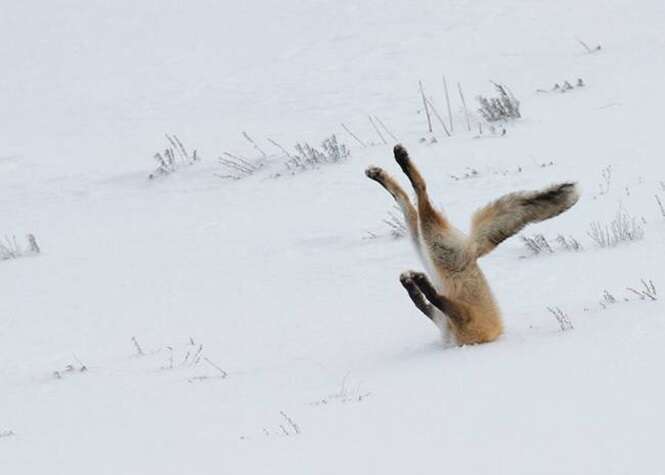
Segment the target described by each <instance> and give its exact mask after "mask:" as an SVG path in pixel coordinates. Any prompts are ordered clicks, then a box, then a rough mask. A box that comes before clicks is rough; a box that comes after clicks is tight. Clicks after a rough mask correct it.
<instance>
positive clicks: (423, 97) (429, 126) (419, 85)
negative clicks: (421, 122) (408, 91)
mask: <svg viewBox="0 0 665 475" xmlns="http://www.w3.org/2000/svg"><path fill="white" fill-rule="evenodd" d="M418 88H419V89H420V96H421V97H422V99H423V108H424V109H425V116H426V117H427V131H428V132H429V133H430V134H431V133H432V118H431V117H430V115H429V108H428V107H427V98H426V97H425V90H424V89H423V82H422V81H418Z"/></svg>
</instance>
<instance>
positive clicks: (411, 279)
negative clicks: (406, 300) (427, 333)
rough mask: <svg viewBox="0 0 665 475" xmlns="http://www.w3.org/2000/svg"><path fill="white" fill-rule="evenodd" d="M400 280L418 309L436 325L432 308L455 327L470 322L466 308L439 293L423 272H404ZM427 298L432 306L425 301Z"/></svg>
mask: <svg viewBox="0 0 665 475" xmlns="http://www.w3.org/2000/svg"><path fill="white" fill-rule="evenodd" d="M399 280H400V282H402V285H403V286H404V288H405V289H406V290H407V292H408V293H409V297H411V300H413V303H414V304H415V305H416V307H418V309H420V310H421V311H422V312H423V313H424V314H425V315H427V316H428V317H429V318H430V319H432V321H434V322H435V323H437V322H436V321H435V318H434V316H435V310H434V309H433V308H432V306H434V307H436V308H437V309H438V310H440V311H441V312H442V313H444V314H445V315H446V316H447V317H448V318H449V319H450V320H451V322H452V323H453V324H454V325H458V326H460V325H463V324H464V323H465V322H467V321H468V319H469V316H468V312H467V310H466V309H465V308H464V306H463V305H461V304H459V303H457V302H455V301H454V300H451V299H449V298H448V297H446V296H445V295H442V294H440V293H439V292H437V290H436V289H435V288H434V286H433V285H432V283H431V282H430V281H429V279H428V278H427V276H426V275H425V274H423V273H422V272H413V271H409V272H403V273H402V275H400V278H399ZM414 296H415V297H414ZM425 298H426V299H427V301H429V302H430V303H431V305H430V303H427V301H425Z"/></svg>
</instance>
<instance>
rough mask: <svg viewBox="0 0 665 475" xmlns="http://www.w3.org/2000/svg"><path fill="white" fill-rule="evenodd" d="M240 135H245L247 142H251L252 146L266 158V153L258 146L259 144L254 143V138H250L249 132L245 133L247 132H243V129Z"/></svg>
mask: <svg viewBox="0 0 665 475" xmlns="http://www.w3.org/2000/svg"><path fill="white" fill-rule="evenodd" d="M242 135H243V137H245V139H246V140H247V141H248V142H249V143H251V144H252V145H253V146H254V148H255V149H256V151H257V152H259V153H260V154H261V156H262V157H263V158H268V155H266V153H265V152H264V151H263V150H262V149H261V147H259V146H258V145H257V144H256V142H254V140H252V138H251V137H250V136H249V134H247V132H245V131H244V130H243V132H242Z"/></svg>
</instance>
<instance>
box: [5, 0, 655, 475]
mask: <svg viewBox="0 0 665 475" xmlns="http://www.w3.org/2000/svg"><path fill="white" fill-rule="evenodd" d="M663 25H665V3H663V2H662V1H660V0H642V1H640V2H633V1H628V0H611V1H600V0H587V1H584V2H579V1H573V0H560V1H556V2H554V1H553V2H540V1H537V0H477V1H474V2H469V1H466V0H451V1H445V2H442V1H430V0H417V1H412V2H391V1H387V0H368V1H364V2H356V1H351V0H337V1H335V2H332V1H328V0H319V1H306V0H289V1H286V2H269V1H266V0H264V1H259V0H249V1H243V2H233V3H231V2H212V1H196V2H176V1H141V2H131V1H126V0H119V1H114V2H103V1H86V2H84V1H81V0H70V1H57V2H56V1H54V2H44V1H32V2H10V3H8V4H7V5H3V13H2V15H0V58H2V65H3V73H2V75H0V111H2V113H1V115H0V130H2V133H1V135H0V236H3V237H4V236H11V235H16V237H17V240H18V241H19V244H20V245H21V246H24V247H25V246H26V242H27V241H26V240H25V238H24V236H25V235H26V234H27V233H32V234H34V235H35V237H36V239H37V242H38V244H39V245H40V247H41V253H40V254H38V255H30V256H25V257H22V258H19V259H9V260H2V261H0V473H3V474H4V473H7V474H42V473H53V474H58V473H63V474H65V473H66V474H90V473H94V474H114V475H117V474H153V473H154V474H182V473H192V474H213V473H215V474H219V473H224V474H226V473H228V474H245V473H247V474H249V473H251V474H260V473H272V474H274V473H280V474H281V473H284V474H369V473H383V474H407V473H409V474H418V473H436V472H441V473H455V474H482V473H487V474H503V473H505V474H535V473H538V474H546V473H547V474H562V473H566V474H569V473H570V474H572V473H575V474H596V473H597V474H615V473H616V474H628V473H630V474H657V473H662V471H663V468H662V461H661V456H660V455H661V454H660V450H661V447H660V446H661V442H662V440H663V438H664V436H665V429H663V427H664V426H665V407H664V405H663V404H664V403H663V402H664V401H665V382H663V378H662V373H663V370H662V362H663V360H664V359H665V344H664V341H665V315H664V306H663V299H662V297H661V298H660V299H659V300H656V301H651V300H650V299H648V298H647V299H640V298H639V297H638V296H637V295H636V294H634V293H633V292H631V291H629V290H627V287H631V288H635V289H641V288H642V285H643V284H642V283H641V280H642V279H644V280H645V281H649V280H651V281H653V284H654V285H655V287H656V289H657V291H661V289H664V288H665V272H664V271H663V269H664V268H665V254H664V252H665V216H663V215H662V214H661V210H660V209H659V206H658V203H657V201H656V199H655V196H659V197H660V199H661V200H662V201H663V203H665V184H663V180H665V161H664V158H665V157H664V153H663V151H664V147H663V141H662V136H663V121H662V104H665V86H664V85H663V76H664V73H665V56H664V55H663V54H662V52H663V50H664V48H665V33H663V28H662V27H663ZM578 39H579V40H582V41H584V42H585V43H586V44H587V45H588V46H589V47H590V48H595V46H596V45H598V44H600V45H601V46H602V49H601V50H600V51H597V52H593V53H587V52H586V51H585V49H584V48H583V47H582V45H581V44H580V43H579V42H578ZM443 74H445V75H446V78H447V81H448V85H449V88H450V93H451V101H452V106H453V113H454V125H455V130H454V134H453V136H452V137H450V138H448V137H446V136H445V134H444V133H443V132H442V131H441V128H440V125H439V123H438V121H437V120H436V118H435V119H434V129H435V131H434V136H436V138H437V139H438V142H437V143H429V139H430V135H429V134H427V133H426V120H425V117H424V113H423V111H422V102H421V99H420V96H419V92H418V81H422V82H423V85H424V87H425V90H426V92H427V94H428V95H430V96H431V97H432V100H433V102H434V104H435V105H436V106H437V109H438V110H439V112H440V113H441V115H442V116H443V117H444V119H446V120H447V111H446V107H445V101H444V99H443V97H444V96H443V86H442V75H443ZM578 78H582V79H583V81H584V83H585V84H586V86H585V87H581V88H577V87H576V88H574V90H572V91H568V92H566V93H558V92H537V90H538V89H543V90H551V89H552V86H553V85H554V83H559V84H562V83H563V82H564V81H565V80H568V81H570V82H571V83H573V84H575V83H576V81H577V79H578ZM490 80H493V81H498V82H501V83H505V84H507V85H509V86H510V88H511V89H512V90H513V92H514V93H515V95H516V96H517V97H518V98H519V99H520V100H521V108H522V115H523V118H522V119H520V120H518V121H515V122H511V123H509V124H507V125H506V130H507V133H506V135H505V136H499V135H496V136H494V135H492V134H491V133H489V131H488V129H487V127H485V128H484V133H483V135H482V136H480V137H477V136H478V131H477V129H476V127H477V125H476V124H477V120H476V119H474V126H473V131H472V132H469V131H467V130H466V123H465V115H464V111H463V108H462V107H461V102H460V100H459V96H458V94H457V83H458V82H460V83H461V84H462V86H463V88H464V92H465V95H466V100H467V103H468V105H469V109H472V112H473V113H474V115H475V116H476V117H477V114H476V113H475V109H476V108H477V103H476V101H475V99H474V98H475V96H476V95H478V94H483V95H492V94H493V93H494V91H493V88H492V85H491V83H490V82H489V81H490ZM370 114H371V115H372V116H375V117H378V118H379V119H380V120H381V121H383V122H384V123H385V124H386V126H387V127H388V128H389V129H390V131H391V132H392V133H393V134H394V135H395V136H396V137H397V138H398V139H399V140H400V141H401V142H403V143H404V144H405V145H406V146H407V148H408V149H409V150H410V152H411V155H412V157H413V158H414V161H415V162H416V164H417V165H418V166H419V167H420V168H421V169H422V171H423V174H424V175H425V177H426V178H427V180H428V184H429V188H430V193H431V195H432V197H433V198H434V200H435V201H436V202H437V203H438V204H440V205H441V206H442V207H443V208H444V209H445V212H446V213H447V215H448V216H449V217H450V219H451V220H452V221H453V222H454V223H456V224H457V225H459V226H460V227H462V228H463V229H465V228H466V227H467V226H468V222H469V218H470V215H471V213H472V211H473V210H474V209H476V208H477V207H479V206H481V205H483V204H485V203H486V202H488V201H489V200H491V199H493V198H496V197H498V196H500V195H501V194H503V193H506V192H509V191H513V190H518V189H537V188H540V187H543V186H545V185H547V184H550V183H553V182H557V181H562V180H575V181H577V182H579V184H580V186H581V188H582V190H583V195H582V198H581V200H580V202H579V203H578V204H577V205H576V206H575V207H574V208H572V209H571V210H570V211H569V212H567V213H565V214H563V215H561V216H560V217H558V218H556V219H553V220H550V221H547V222H545V223H542V224H538V225H534V226H532V227H530V228H527V229H526V230H525V231H524V232H523V233H522V234H523V235H524V236H533V235H534V234H537V233H540V234H543V235H544V236H545V237H547V238H548V239H549V240H550V242H551V243H552V246H553V247H554V248H555V252H553V253H551V254H550V253H544V254H541V255H537V256H530V255H529V251H528V250H527V248H526V247H525V245H524V243H523V242H522V241H521V240H520V238H519V237H516V238H513V239H511V240H509V241H506V242H504V243H503V244H502V245H501V246H500V247H499V248H498V249H497V250H496V251H494V252H493V253H492V254H490V255H489V256H487V257H485V258H483V259H482V262H481V265H482V268H483V270H484V271H485V273H486V275H487V277H488V279H489V280H490V282H491V283H492V286H493V289H494V292H495V295H496V297H497V299H498V301H499V303H500V305H501V307H502V310H503V312H504V315H505V328H506V331H505V334H504V336H502V337H501V339H500V340H499V341H497V342H495V343H491V344H487V345H481V346H472V347H457V348H455V347H453V348H446V347H444V345H443V344H442V342H441V339H440V337H439V334H438V332H437V330H436V328H435V327H434V326H433V325H432V324H431V322H429V321H428V320H427V319H426V318H425V317H423V316H422V315H421V314H419V312H418V311H417V310H416V309H415V307H414V306H413V304H412V303H411V302H410V300H409V299H408V297H407V295H406V293H405V292H404V290H403V289H402V288H401V286H400V284H399V282H398V276H399V274H400V272H402V271H404V270H407V269H419V268H420V264H419V263H418V260H417V258H416V256H415V253H414V252H413V250H412V249H411V247H410V245H409V243H408V241H407V240H406V239H394V238H392V237H391V236H390V228H389V227H388V226H387V225H386V224H385V223H383V220H384V219H386V218H387V217H388V213H389V212H390V211H392V210H393V208H392V206H393V203H392V202H391V200H390V197H389V196H388V195H387V194H386V193H385V192H384V191H383V190H381V189H380V188H379V187H378V186H376V184H374V183H372V182H370V181H369V180H367V178H366V177H365V176H364V173H363V172H364V169H365V168H366V167H367V166H368V165H370V164H374V165H380V166H383V167H385V168H386V169H387V170H389V171H390V172H391V173H393V174H394V175H395V176H396V177H397V178H398V179H399V180H400V181H401V182H402V183H404V184H405V185H406V183H407V182H406V179H405V177H404V176H403V175H401V173H400V172H399V169H398V167H397V166H396V165H395V164H394V162H393V160H392V151H391V149H392V144H393V142H394V141H393V140H392V139H388V140H387V141H388V142H389V143H388V144H383V143H382V142H381V140H380V138H379V137H378V135H377V134H376V133H375V132H374V130H373V129H372V126H371V124H370V123H369V120H368V115H370ZM341 123H344V124H345V125H346V126H347V127H348V128H349V129H350V130H352V131H353V132H354V133H355V134H356V135H358V136H359V137H360V138H361V140H363V141H365V142H366V143H367V144H370V143H372V144H373V145H369V146H367V147H364V148H363V147H361V146H360V145H358V143H357V142H356V141H355V140H354V139H353V138H352V137H351V136H350V135H349V134H348V133H346V132H345V131H344V129H343V128H342V126H341ZM243 131H247V133H248V134H249V135H250V136H251V137H252V138H253V139H254V140H255V141H256V143H257V144H258V145H259V147H260V148H261V149H263V150H265V152H266V153H267V154H268V155H269V156H270V158H269V161H268V165H267V166H266V167H264V168H262V169H261V170H260V171H258V172H257V173H256V174H254V175H253V176H250V177H248V178H245V179H243V180H238V181H230V180H222V179H220V178H219V177H217V176H216V175H217V174H223V173H224V171H223V170H221V169H220V167H219V165H218V164H217V160H216V158H217V157H218V156H221V155H222V154H223V153H224V152H229V153H232V154H234V155H242V156H244V157H247V158H248V159H250V160H255V159H258V158H259V157H260V153H259V152H258V151H256V150H255V149H254V147H253V146H252V145H251V144H250V143H248V142H247V141H246V140H245V139H244V138H243V136H242V132H243ZM164 133H169V134H172V133H175V134H177V136H178V137H179V138H180V139H181V140H182V141H183V143H184V144H185V146H186V147H188V148H189V149H190V150H191V149H194V148H196V149H197V151H198V154H199V155H200V157H201V160H200V161H199V162H197V163H196V164H194V165H191V166H186V167H182V168H181V169H179V170H177V171H176V172H175V173H173V174H171V175H169V176H165V177H161V178H158V179H155V180H148V179H147V177H148V175H149V174H150V173H151V172H153V170H154V169H155V167H156V164H155V162H154V160H153V159H152V157H153V155H154V154H155V153H156V152H158V151H162V150H163V149H164V148H165V147H166V146H167V145H168V143H167V141H166V139H165V138H164ZM333 133H334V134H336V135H337V137H338V139H339V140H340V141H341V142H343V143H345V144H346V145H347V146H348V147H349V149H350V151H351V156H350V157H349V158H348V159H347V160H344V161H343V162H340V163H335V164H330V165H325V166H321V167H319V168H317V169H314V170H310V171H307V172H304V173H299V174H296V175H293V176H291V175H288V174H284V173H282V176H280V177H273V175H274V174H276V173H278V172H280V171H283V162H284V158H283V157H282V152H280V150H279V149H278V148H277V147H275V146H273V145H272V144H271V143H270V142H269V141H268V139H269V138H270V139H273V140H274V141H276V142H277V143H279V144H281V145H283V146H284V147H285V148H287V149H288V150H289V153H294V152H293V148H292V146H293V145H294V144H296V143H298V142H301V143H302V142H308V143H311V144H313V145H315V146H318V144H319V143H320V141H321V140H323V139H324V138H325V137H328V136H330V135H331V134H333ZM422 137H427V139H428V140H427V142H426V143H421V141H420V139H421V138H422ZM465 174H466V175H471V177H465ZM620 211H621V212H623V213H625V214H627V215H630V216H632V217H634V218H635V219H636V222H637V224H638V225H639V226H641V227H642V228H643V231H644V237H643V239H639V240H636V241H634V242H625V243H621V244H619V245H618V246H616V247H612V248H599V247H598V246H596V245H595V244H594V242H593V240H592V239H591V238H590V237H589V236H588V231H589V230H590V226H591V224H592V223H594V222H600V223H609V222H610V221H611V220H612V219H614V217H615V216H616V214H617V212H620ZM558 234H563V235H565V236H573V237H574V238H576V239H577V240H578V241H579V242H580V243H581V244H582V246H583V250H582V251H580V252H572V251H564V250H561V249H559V247H558V246H557V245H556V241H555V238H556V236H557V235H558ZM524 256H527V257H524ZM606 291H607V292H608V293H609V294H611V295H612V296H613V297H614V298H615V299H616V302H615V303H610V302H609V300H611V299H608V297H604V292H606ZM548 307H551V308H559V309H561V311H563V312H565V313H566V314H567V315H568V316H569V318H570V321H571V322H572V324H573V326H574V329H572V330H568V331H562V330H561V329H560V326H559V323H558V322H557V320H556V319H555V318H554V317H553V315H552V314H551V313H550V312H549V311H548ZM133 338H135V340H134V341H135V342H136V344H135V343H134V341H133V340H132V339H133ZM137 345H138V347H137ZM139 349H140V351H139ZM139 352H140V353H143V354H139ZM68 365H71V366H70V368H69V369H68ZM82 367H85V371H81V368H82Z"/></svg>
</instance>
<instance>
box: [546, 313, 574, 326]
mask: <svg viewBox="0 0 665 475" xmlns="http://www.w3.org/2000/svg"><path fill="white" fill-rule="evenodd" d="M547 310H548V311H549V312H550V313H551V314H552V315H553V316H554V318H555V319H556V321H557V322H558V323H559V328H561V331H567V330H572V329H573V328H575V327H573V322H571V321H570V318H569V317H568V314H567V313H566V312H564V311H563V310H561V309H560V308H559V307H547Z"/></svg>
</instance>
